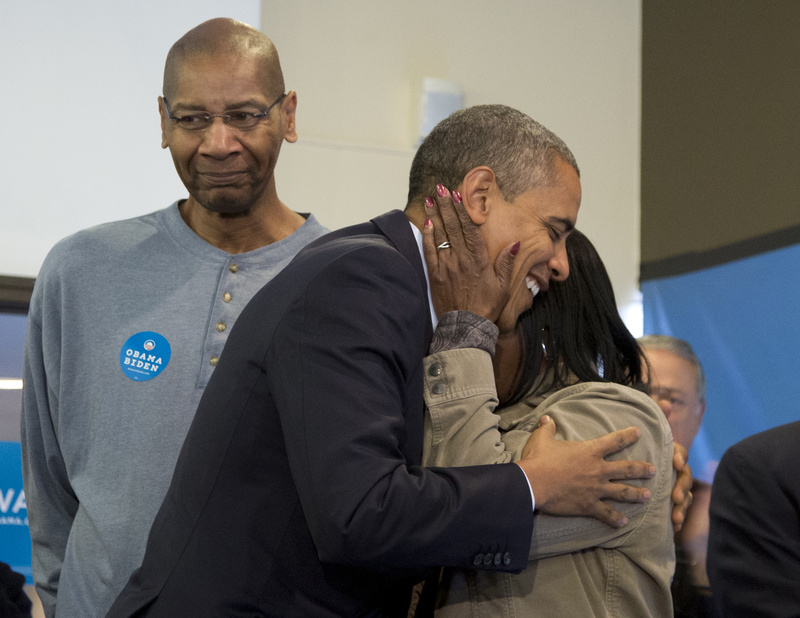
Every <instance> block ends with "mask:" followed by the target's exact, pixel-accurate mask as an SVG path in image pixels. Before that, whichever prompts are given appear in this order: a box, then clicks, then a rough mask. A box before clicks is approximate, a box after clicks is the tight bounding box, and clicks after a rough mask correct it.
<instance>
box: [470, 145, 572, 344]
mask: <svg viewBox="0 0 800 618" xmlns="http://www.w3.org/2000/svg"><path fill="white" fill-rule="evenodd" d="M555 166H556V172H557V174H556V182H555V183H553V184H552V186H547V187H540V188H535V189H531V190H529V191H526V192H525V193H522V194H521V195H519V196H517V198H516V199H515V200H514V201H513V202H506V201H505V200H503V199H502V198H499V199H497V200H496V202H495V205H494V206H493V209H492V214H491V216H489V217H487V219H486V222H485V223H484V224H483V225H482V226H481V233H482V234H483V238H484V240H485V242H486V246H487V250H488V252H489V255H490V257H491V259H493V260H494V259H496V258H497V256H498V255H499V253H500V251H502V250H503V249H504V248H506V247H508V246H509V245H510V244H512V243H514V242H516V241H519V243H520V246H519V252H518V253H517V256H516V258H515V259H514V272H513V274H512V280H511V294H510V297H509V300H508V302H507V303H506V306H505V308H504V309H503V311H502V313H501V314H500V318H499V319H498V321H497V325H498V327H499V328H500V331H501V332H509V331H511V330H513V328H514V326H515V324H516V322H517V318H518V317H519V316H520V314H522V312H523V311H525V310H526V309H529V308H530V307H531V305H532V304H533V298H534V296H535V295H536V294H537V293H538V292H539V291H540V290H546V289H547V287H548V286H549V284H550V280H551V279H555V280H556V281H563V280H564V279H566V278H567V276H568V275H569V263H568V261H567V250H566V246H565V241H566V239H567V236H568V235H569V233H570V232H571V231H572V229H573V228H574V227H575V224H576V222H577V219H578V210H579V208H580V205H581V183H580V179H579V178H578V174H577V172H576V171H575V169H574V168H573V167H572V166H571V165H570V164H568V163H566V162H565V161H563V160H562V159H561V158H558V159H557V160H556V163H555Z"/></svg>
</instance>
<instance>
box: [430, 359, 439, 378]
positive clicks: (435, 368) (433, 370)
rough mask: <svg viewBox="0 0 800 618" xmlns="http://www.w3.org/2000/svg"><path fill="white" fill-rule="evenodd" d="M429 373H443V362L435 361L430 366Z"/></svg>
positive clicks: (437, 374)
mask: <svg viewBox="0 0 800 618" xmlns="http://www.w3.org/2000/svg"><path fill="white" fill-rule="evenodd" d="M428 375H429V376H433V377H434V378H435V377H436V376H439V375H442V364H441V363H433V364H432V365H431V366H430V367H428Z"/></svg>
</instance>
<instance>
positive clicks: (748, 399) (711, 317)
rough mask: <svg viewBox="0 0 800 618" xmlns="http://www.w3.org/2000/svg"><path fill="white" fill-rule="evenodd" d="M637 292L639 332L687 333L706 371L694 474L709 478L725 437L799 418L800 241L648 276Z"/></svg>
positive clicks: (693, 455)
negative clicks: (727, 260) (641, 312)
mask: <svg viewBox="0 0 800 618" xmlns="http://www.w3.org/2000/svg"><path fill="white" fill-rule="evenodd" d="M642 296H643V303H644V332H645V333H648V334H649V333H659V334H666V335H673V336H675V337H680V338H681V339H685V340H687V341H688V342H689V343H691V344H692V347H694V349H695V352H697V355H698V356H699V357H700V361H701V362H702V363H703V367H704V369H705V372H706V377H707V382H708V388H707V394H706V401H707V405H706V414H705V417H704V418H703V424H702V426H701V428H700V432H699V433H698V436H697V438H695V442H694V444H693V446H692V448H691V451H690V453H689V463H690V465H691V466H692V471H693V473H694V476H695V477H697V478H699V479H702V480H705V481H708V482H710V481H711V480H712V479H713V474H714V470H715V469H716V463H717V462H718V461H719V459H720V457H721V456H722V453H723V452H725V449H726V448H728V447H729V446H730V445H731V444H733V443H735V442H738V441H739V440H741V439H742V438H745V437H747V436H749V435H751V434H754V433H756V432H759V431H762V430H764V429H768V428H770V427H774V426H776V425H781V424H784V423H788V422H790V421H795V420H798V419H800V363H799V362H798V358H797V356H798V353H799V352H800V320H798V313H800V245H792V246H789V247H785V248H782V249H778V250H775V251H771V252H768V253H762V254H760V255H757V256H755V257H749V258H746V259H741V260H737V261H734V262H730V263H727V264H723V265H721V266H715V267H712V268H706V269H704V270H699V271H695V272H692V273H688V274H684V275H679V276H674V277H666V278H663V279H653V280H649V281H646V282H643V283H642ZM798 447H799V448H798V453H799V454H798V456H800V445H798Z"/></svg>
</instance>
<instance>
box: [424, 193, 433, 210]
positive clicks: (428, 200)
mask: <svg viewBox="0 0 800 618" xmlns="http://www.w3.org/2000/svg"><path fill="white" fill-rule="evenodd" d="M425 206H427V207H428V208H433V198H432V197H430V196H429V195H426V196H425Z"/></svg>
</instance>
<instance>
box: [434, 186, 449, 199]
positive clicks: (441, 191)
mask: <svg viewBox="0 0 800 618" xmlns="http://www.w3.org/2000/svg"><path fill="white" fill-rule="evenodd" d="M436 193H438V194H439V197H444V196H445V195H447V189H445V187H444V185H436Z"/></svg>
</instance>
